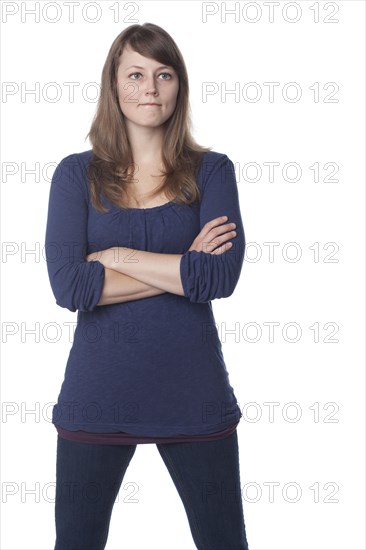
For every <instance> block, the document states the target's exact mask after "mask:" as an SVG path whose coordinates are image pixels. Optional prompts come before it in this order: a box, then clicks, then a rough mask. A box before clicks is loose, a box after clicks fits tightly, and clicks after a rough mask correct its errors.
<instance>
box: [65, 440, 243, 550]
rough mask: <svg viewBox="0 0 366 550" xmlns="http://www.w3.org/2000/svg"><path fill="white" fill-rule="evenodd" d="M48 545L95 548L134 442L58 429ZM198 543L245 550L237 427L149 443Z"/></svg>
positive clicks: (211, 549) (103, 537) (216, 549)
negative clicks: (204, 436)
mask: <svg viewBox="0 0 366 550" xmlns="http://www.w3.org/2000/svg"><path fill="white" fill-rule="evenodd" d="M57 438H58V439H57V460H56V499H55V520H56V545H55V550H102V549H104V548H105V545H106V543H107V538H108V531H109V524H110V519H111V515H112V509H113V505H114V501H115V500H116V497H117V494H118V491H119V488H120V486H121V483H122V480H123V477H124V475H125V472H126V470H127V467H128V465H129V463H130V460H131V458H132V457H133V455H134V453H135V450H136V445H101V444H91V443H80V442H76V441H69V440H67V439H63V438H61V437H60V436H59V435H58V436H57ZM156 446H157V448H158V451H159V453H160V455H161V457H162V459H163V461H164V463H165V465H166V467H167V469H168V471H169V474H170V476H171V478H172V480H173V483H174V484H175V487H176V489H177V491H178V493H179V496H180V498H181V500H182V502H183V505H184V508H185V511H186V514H187V519H188V523H189V526H190V530H191V533H192V537H193V540H194V543H195V545H196V547H197V548H198V549H199V550H248V543H247V538H246V531H245V524H244V514H243V504H242V496H241V485H240V473H239V451H238V438H237V432H236V430H235V431H234V432H233V433H232V434H231V435H230V436H228V437H226V438H225V439H220V440H217V441H197V442H182V443H163V444H161V443H159V444H156Z"/></svg>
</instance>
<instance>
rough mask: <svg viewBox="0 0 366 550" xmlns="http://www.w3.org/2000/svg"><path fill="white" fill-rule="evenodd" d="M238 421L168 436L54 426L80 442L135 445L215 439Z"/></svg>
mask: <svg viewBox="0 0 366 550" xmlns="http://www.w3.org/2000/svg"><path fill="white" fill-rule="evenodd" d="M238 424H239V422H236V423H235V424H233V425H231V426H229V427H228V428H225V430H221V431H220V432H214V433H211V434H202V435H178V436H174V437H173V436H169V437H141V436H138V435H131V434H128V433H126V432H117V433H93V432H84V431H83V430H76V431H72V430H65V428H61V426H57V424H55V428H56V429H57V432H58V434H59V436H60V437H62V438H64V439H69V440H70V441H78V442H80V443H98V444H104V445H136V444H141V443H184V442H189V441H190V442H195V441H215V440H217V439H224V438H225V437H228V436H229V435H231V434H232V433H233V432H234V431H235V429H236V427H237V425H238Z"/></svg>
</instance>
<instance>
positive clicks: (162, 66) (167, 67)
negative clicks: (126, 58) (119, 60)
mask: <svg viewBox="0 0 366 550" xmlns="http://www.w3.org/2000/svg"><path fill="white" fill-rule="evenodd" d="M132 68H135V69H144V68H145V67H140V66H139V65H131V66H130V67H127V68H126V69H125V70H126V71H128V69H132ZM159 69H173V67H169V66H168V65H160V67H156V70H159Z"/></svg>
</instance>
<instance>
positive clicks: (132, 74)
mask: <svg viewBox="0 0 366 550" xmlns="http://www.w3.org/2000/svg"><path fill="white" fill-rule="evenodd" d="M136 74H141V73H131V74H129V75H128V78H131V76H135V75H136ZM133 80H136V78H133Z"/></svg>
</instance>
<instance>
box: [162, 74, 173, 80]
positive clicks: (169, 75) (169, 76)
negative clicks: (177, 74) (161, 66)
mask: <svg viewBox="0 0 366 550" xmlns="http://www.w3.org/2000/svg"><path fill="white" fill-rule="evenodd" d="M160 74H165V75H168V78H163V80H169V79H170V78H171V77H172V75H171V74H170V73H160Z"/></svg>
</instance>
